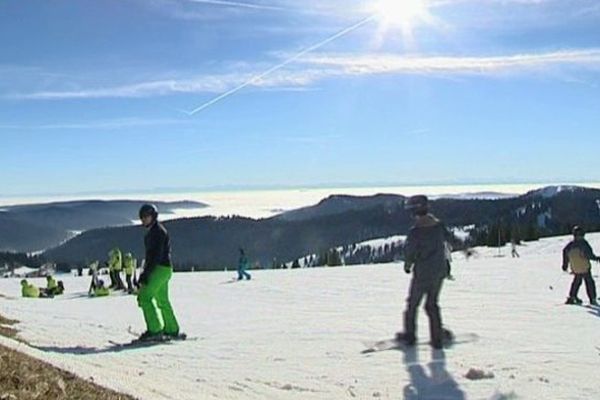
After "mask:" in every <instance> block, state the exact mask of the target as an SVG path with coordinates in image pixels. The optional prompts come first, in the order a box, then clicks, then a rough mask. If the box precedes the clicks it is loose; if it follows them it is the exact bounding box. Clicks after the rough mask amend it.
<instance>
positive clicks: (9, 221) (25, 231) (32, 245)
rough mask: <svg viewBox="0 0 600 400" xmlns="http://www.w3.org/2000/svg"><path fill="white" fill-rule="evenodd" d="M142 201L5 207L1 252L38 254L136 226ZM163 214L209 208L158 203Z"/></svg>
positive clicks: (0, 228)
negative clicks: (106, 230)
mask: <svg viewBox="0 0 600 400" xmlns="http://www.w3.org/2000/svg"><path fill="white" fill-rule="evenodd" d="M143 203H145V201H138V200H113V201H101V200H89V201H70V202H56V203H46V204H28V205H17V206H4V207H1V210H2V211H0V251H18V252H34V251H38V250H44V249H47V248H49V247H53V246H57V245H58V244H60V243H62V242H64V241H65V240H67V239H69V238H71V237H73V236H74V235H75V234H77V233H79V232H82V231H86V230H88V229H94V228H101V227H109V226H123V225H133V221H134V220H136V219H137V213H138V210H139V207H140V206H141V205H142V204H143ZM155 204H156V205H157V207H159V209H160V212H161V213H163V214H171V213H172V212H173V210H175V209H189V208H201V207H206V204H203V203H198V202H191V201H179V202H155Z"/></svg>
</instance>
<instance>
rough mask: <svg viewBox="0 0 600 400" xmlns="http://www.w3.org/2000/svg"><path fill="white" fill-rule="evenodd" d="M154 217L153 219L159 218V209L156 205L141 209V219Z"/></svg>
mask: <svg viewBox="0 0 600 400" xmlns="http://www.w3.org/2000/svg"><path fill="white" fill-rule="evenodd" d="M149 215H150V216H152V218H156V217H158V209H157V208H156V206H155V205H154V204H144V205H143V206H141V207H140V219H142V218H144V217H147V216H149Z"/></svg>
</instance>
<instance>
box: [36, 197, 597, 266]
mask: <svg viewBox="0 0 600 400" xmlns="http://www.w3.org/2000/svg"><path fill="white" fill-rule="evenodd" d="M545 193H548V191H542V192H539V193H534V192H532V193H528V194H526V195H523V196H518V197H514V198H505V199H497V200H479V199H468V200H456V199H437V200H433V201H432V208H433V212H434V213H435V214H436V215H437V216H438V217H440V218H441V219H442V220H443V221H444V222H445V223H446V224H447V225H448V226H450V227H468V231H469V232H470V241H471V244H472V245H498V244H504V243H505V242H506V241H509V240H511V239H512V238H514V239H515V240H517V241H520V240H535V239H537V238H539V237H540V236H549V235H557V234H564V233H568V232H569V231H570V229H571V227H572V226H573V225H574V224H580V225H583V226H585V227H587V228H588V229H590V230H600V190H595V189H586V188H582V190H561V191H557V192H556V194H555V195H553V196H551V197H548V196H544V194H545ZM403 200H404V197H403V196H395V195H377V196H369V197H355V196H332V197H329V198H327V199H325V200H324V201H322V202H321V203H319V204H318V205H317V206H314V207H308V208H304V209H300V210H296V211H297V212H296V213H294V212H291V213H286V214H284V215H283V216H281V215H280V216H276V217H272V218H268V219H261V220H253V219H249V218H241V217H232V218H213V217H204V218H189V219H179V220H173V221H168V222H166V224H165V225H166V226H167V229H168V230H169V231H170V233H171V236H172V240H173V255H174V262H175V264H176V267H177V268H179V269H184V268H188V267H190V266H195V267H196V268H200V269H221V268H224V267H229V268H232V267H234V266H235V264H236V261H237V254H238V248H239V247H240V246H241V247H244V248H245V249H246V251H247V253H248V254H249V255H250V258H251V259H252V260H253V261H255V262H259V263H260V264H261V265H263V266H266V267H270V266H271V265H273V264H280V263H282V262H289V261H292V260H295V259H297V258H299V257H304V256H305V255H307V254H322V253H323V252H327V251H328V250H329V249H332V248H336V247H339V246H344V245H349V244H352V243H359V242H362V241H366V240H370V239H376V238H384V237H389V236H393V235H405V234H406V233H407V232H408V230H409V229H410V227H411V225H412V219H411V217H410V215H409V214H408V213H407V212H406V211H405V210H404V209H403V203H402V202H403ZM290 216H291V217H290ZM143 235H144V231H143V229H142V228H141V227H139V226H136V227H117V228H108V229H95V230H91V231H88V232H85V233H83V234H81V235H79V236H77V237H75V238H73V239H71V240H69V241H67V242H66V243H64V244H63V245H61V246H58V247H56V248H53V249H51V250H48V251H47V252H45V253H44V255H45V256H46V257H47V258H48V259H50V260H54V261H60V262H68V263H78V262H84V261H86V260H93V259H99V260H103V259H105V258H106V253H107V252H108V250H109V249H111V248H112V247H114V246H119V247H121V248H123V249H127V250H130V251H133V252H134V253H136V254H137V255H138V256H139V255H141V254H142V252H143Z"/></svg>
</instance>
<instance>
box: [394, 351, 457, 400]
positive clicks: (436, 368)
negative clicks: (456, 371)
mask: <svg viewBox="0 0 600 400" xmlns="http://www.w3.org/2000/svg"><path fill="white" fill-rule="evenodd" d="M404 365H405V366H406V370H407V371H408V373H409V375H410V383H409V384H408V385H406V386H405V387H404V400H441V399H444V400H465V399H466V397H465V393H464V392H463V391H462V390H461V389H460V387H459V385H458V383H457V382H456V381H455V380H454V377H453V376H452V375H451V374H450V373H449V372H448V371H447V370H446V354H445V353H444V350H432V352H431V361H430V362H429V363H428V364H427V367H428V368H429V371H430V375H428V374H427V373H426V371H425V369H424V368H423V366H422V365H421V364H420V363H419V361H418V354H417V349H416V347H411V348H410V349H407V351H406V352H405V353H404Z"/></svg>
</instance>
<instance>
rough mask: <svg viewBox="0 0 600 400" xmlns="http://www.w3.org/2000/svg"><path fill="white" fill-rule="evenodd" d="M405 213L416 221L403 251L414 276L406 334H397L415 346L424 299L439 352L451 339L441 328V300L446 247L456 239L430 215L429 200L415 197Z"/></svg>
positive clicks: (406, 270)
mask: <svg viewBox="0 0 600 400" xmlns="http://www.w3.org/2000/svg"><path fill="white" fill-rule="evenodd" d="M405 209H406V210H409V211H410V212H411V213H412V215H413V217H414V218H415V224H414V226H413V227H412V228H411V229H410V231H409V233H408V236H407V238H406V242H405V247H404V256H405V261H404V271H405V272H406V273H407V274H410V273H411V272H412V274H413V278H412V281H411V283H410V290H409V294H408V298H407V300H406V311H405V313H404V332H401V333H398V334H397V339H398V340H400V341H402V342H404V343H405V344H407V345H409V346H412V345H414V344H415V342H416V320H417V309H418V307H419V304H420V303H421V301H422V300H423V298H424V297H425V298H426V300H425V311H426V312H427V316H428V317H429V330H430V338H431V345H432V347H434V348H438V349H439V348H442V346H443V344H444V341H446V340H449V339H450V336H451V333H450V331H447V330H444V329H443V327H442V317H441V312H440V306H439V304H438V300H439V296H440V291H441V289H442V283H443V281H444V278H446V276H447V275H448V270H447V263H446V246H445V243H446V242H450V243H452V242H454V241H455V239H454V235H452V234H451V233H450V232H449V231H448V230H447V229H446V227H445V226H444V224H442V223H441V222H440V221H439V220H438V219H437V218H436V217H434V216H433V215H432V214H430V213H429V201H428V199H427V197H426V196H423V195H418V196H412V197H411V198H409V199H408V200H407V201H406V202H405Z"/></svg>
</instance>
